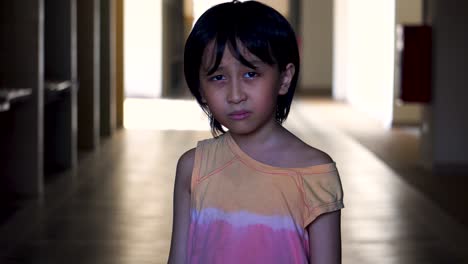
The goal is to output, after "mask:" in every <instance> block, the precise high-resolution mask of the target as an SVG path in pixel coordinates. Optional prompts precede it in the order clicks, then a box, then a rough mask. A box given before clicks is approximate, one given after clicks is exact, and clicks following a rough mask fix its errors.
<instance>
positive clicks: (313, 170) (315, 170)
mask: <svg viewBox="0 0 468 264" xmlns="http://www.w3.org/2000/svg"><path fill="white" fill-rule="evenodd" d="M223 137H224V138H225V140H226V141H227V144H228V146H229V148H230V150H231V151H232V152H233V154H234V155H235V156H237V157H238V158H239V159H241V161H242V162H244V163H246V164H247V165H250V166H251V167H253V168H255V169H259V170H261V171H265V172H275V173H285V172H286V173H287V172H296V173H301V174H319V173H327V172H332V171H336V163H335V162H330V163H324V164H318V165H312V166H307V167H292V168H283V167H277V166H272V165H269V164H266V163H263V162H260V161H258V160H256V159H254V158H252V157H250V156H249V155H248V154H247V153H245V152H244V151H243V150H242V149H241V148H240V147H239V145H238V144H237V143H236V141H235V140H234V138H232V136H231V134H230V133H229V132H226V133H225V134H224V136H223Z"/></svg>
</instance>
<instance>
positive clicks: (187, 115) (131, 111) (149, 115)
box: [124, 98, 210, 131]
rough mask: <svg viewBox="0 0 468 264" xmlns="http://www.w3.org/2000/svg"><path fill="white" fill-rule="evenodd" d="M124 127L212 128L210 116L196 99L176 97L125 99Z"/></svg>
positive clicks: (152, 128)
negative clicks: (179, 98) (175, 98)
mask: <svg viewBox="0 0 468 264" xmlns="http://www.w3.org/2000/svg"><path fill="white" fill-rule="evenodd" d="M124 127H125V128H126V129H142V130H197V131H209V130H210V125H209V121H208V117H207V116H206V115H205V113H204V112H203V111H202V110H201V108H200V106H198V104H197V102H196V101H195V100H174V99H140V98H127V99H125V102H124Z"/></svg>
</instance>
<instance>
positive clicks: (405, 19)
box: [392, 0, 423, 125]
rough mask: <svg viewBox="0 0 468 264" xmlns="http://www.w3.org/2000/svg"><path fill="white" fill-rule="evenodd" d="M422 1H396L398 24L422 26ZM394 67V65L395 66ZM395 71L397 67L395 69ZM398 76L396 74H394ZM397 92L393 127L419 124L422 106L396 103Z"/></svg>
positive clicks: (396, 90)
mask: <svg viewBox="0 0 468 264" xmlns="http://www.w3.org/2000/svg"><path fill="white" fill-rule="evenodd" d="M422 15H423V3H422V0H396V18H395V23H396V24H397V25H398V24H422V23H423V16H422ZM395 66H396V65H395ZM395 68H396V70H397V66H396V67H395ZM395 76H398V72H395ZM398 90H399V87H395V98H396V101H395V103H394V105H393V121H392V123H393V124H394V125H406V124H420V122H421V118H422V117H421V111H422V105H420V104H416V103H398Z"/></svg>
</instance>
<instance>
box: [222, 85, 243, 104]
mask: <svg viewBox="0 0 468 264" xmlns="http://www.w3.org/2000/svg"><path fill="white" fill-rule="evenodd" d="M227 99H228V102H229V103H232V104H238V103H240V102H242V101H245V99H247V96H246V94H245V92H244V89H243V87H242V84H241V83H240V82H239V81H233V82H232V83H231V87H230V89H229V94H228V98H227Z"/></svg>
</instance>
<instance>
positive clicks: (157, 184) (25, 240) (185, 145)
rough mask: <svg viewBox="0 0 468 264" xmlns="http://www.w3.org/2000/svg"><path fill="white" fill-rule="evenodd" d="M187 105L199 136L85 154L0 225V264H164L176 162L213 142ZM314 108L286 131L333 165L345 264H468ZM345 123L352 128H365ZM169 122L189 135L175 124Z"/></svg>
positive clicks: (111, 144)
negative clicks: (201, 143) (341, 204)
mask: <svg viewBox="0 0 468 264" xmlns="http://www.w3.org/2000/svg"><path fill="white" fill-rule="evenodd" d="M183 105H184V107H180V105H178V106H174V107H173V108H171V109H183V110H185V111H184V112H181V114H180V116H183V117H184V119H185V120H191V122H193V124H192V123H191V125H190V126H191V127H198V125H199V126H200V127H201V128H200V129H197V130H191V131H188V130H142V129H138V126H137V125H138V124H134V125H136V127H137V128H136V129H126V130H120V131H117V132H116V133H115V134H114V136H113V137H112V138H110V139H107V140H104V142H103V144H102V145H101V146H100V149H98V150H96V151H94V152H92V153H87V154H86V155H82V157H81V159H80V163H79V164H80V165H79V168H78V169H77V170H76V171H75V172H67V173H64V174H63V175H59V177H57V178H56V179H55V180H53V181H51V182H49V184H48V185H47V186H46V192H45V195H44V197H43V199H42V200H40V201H36V202H29V203H26V204H25V205H24V206H23V207H22V208H21V209H20V210H19V211H17V212H16V214H15V215H14V216H13V217H12V218H10V219H9V221H7V222H6V223H5V224H4V225H3V226H0V263H2V264H3V263H34V264H45V263H47V264H51V263H70V264H72V263H90V264H92V263H100V264H118V263H143V264H144V263H165V261H166V259H167V254H168V249H169V243H170V236H171V222H172V187H173V180H174V172H175V166H176V162H177V159H178V157H179V156H180V155H181V154H182V153H183V152H184V151H185V150H187V149H189V148H191V147H194V146H195V144H196V141H198V140H201V139H203V138H206V137H210V133H209V131H207V130H203V128H202V127H203V125H204V124H205V127H206V128H207V127H208V125H207V123H204V120H202V119H200V118H199V116H200V112H199V111H192V110H193V109H195V108H196V105H195V104H194V103H193V102H183ZM318 106H320V103H317V104H314V101H312V103H311V102H309V101H299V102H296V103H295V104H293V109H292V111H291V115H290V117H289V120H288V121H287V122H286V126H287V127H288V128H290V129H291V130H292V131H293V132H295V133H296V135H298V136H299V137H301V138H302V139H303V140H304V141H305V142H307V143H309V144H311V145H313V146H315V147H318V148H319V149H322V150H324V151H326V152H328V153H329V154H330V155H331V156H332V157H333V158H334V160H335V161H336V163H337V166H338V169H339V171H340V175H341V179H342V183H343V188H344V192H345V206H346V208H345V209H344V210H343V211H342V241H343V263H348V264H355V263H360V264H361V263H362V264H365V263H399V264H400V263H401V264H405V263H408V264H409V263H444V264H445V263H468V252H466V248H468V241H466V237H467V235H468V232H467V230H466V228H464V227H462V226H461V225H460V224H458V222H456V221H455V220H454V219H453V218H451V217H449V216H447V215H446V214H445V213H443V211H442V210H441V209H440V208H439V207H438V206H436V205H435V204H434V203H432V202H430V201H429V200H428V199H427V198H426V197H425V196H424V195H423V194H422V193H421V192H420V191H418V190H416V189H415V188H413V187H412V186H410V185H408V184H407V183H406V182H405V181H403V180H402V178H401V177H400V176H399V175H398V174H397V173H396V172H395V170H393V169H391V168H390V167H389V166H388V165H387V164H385V163H384V162H383V161H382V160H380V159H379V158H378V157H377V156H376V155H375V154H373V153H372V152H370V151H369V150H368V149H366V148H365V147H364V146H363V145H361V144H360V143H358V142H357V141H356V140H355V139H353V138H352V137H351V136H349V135H348V134H347V133H345V132H343V131H346V130H343V128H341V129H338V127H337V126H334V125H332V124H333V122H332V121H331V120H332V118H331V116H333V113H334V112H333V109H336V107H335V108H333V107H329V108H326V107H322V108H320V107H318ZM161 109H163V108H161ZM166 111H167V109H166ZM162 113H163V112H155V113H144V115H145V117H146V118H150V119H149V120H145V121H144V122H147V123H150V122H152V121H153V120H154V122H156V120H159V121H161V116H163V114H162ZM336 113H339V112H335V117H336V118H338V117H337V116H336ZM327 114H328V115H327ZM151 118H153V120H151ZM346 118H347V119H345V121H347V122H345V123H347V124H348V125H354V126H360V125H362V124H356V123H353V121H355V120H357V119H350V118H349V117H346ZM171 119H172V120H176V121H177V122H179V124H178V125H179V126H181V127H179V129H184V127H183V124H184V123H182V122H183V121H181V119H179V117H178V116H172V115H171ZM198 121H200V122H198ZM156 128H157V127H156ZM165 129H166V128H165ZM401 152H402V155H403V154H405V153H404V152H405V149H404V148H401ZM460 205H463V204H459V206H460Z"/></svg>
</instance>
